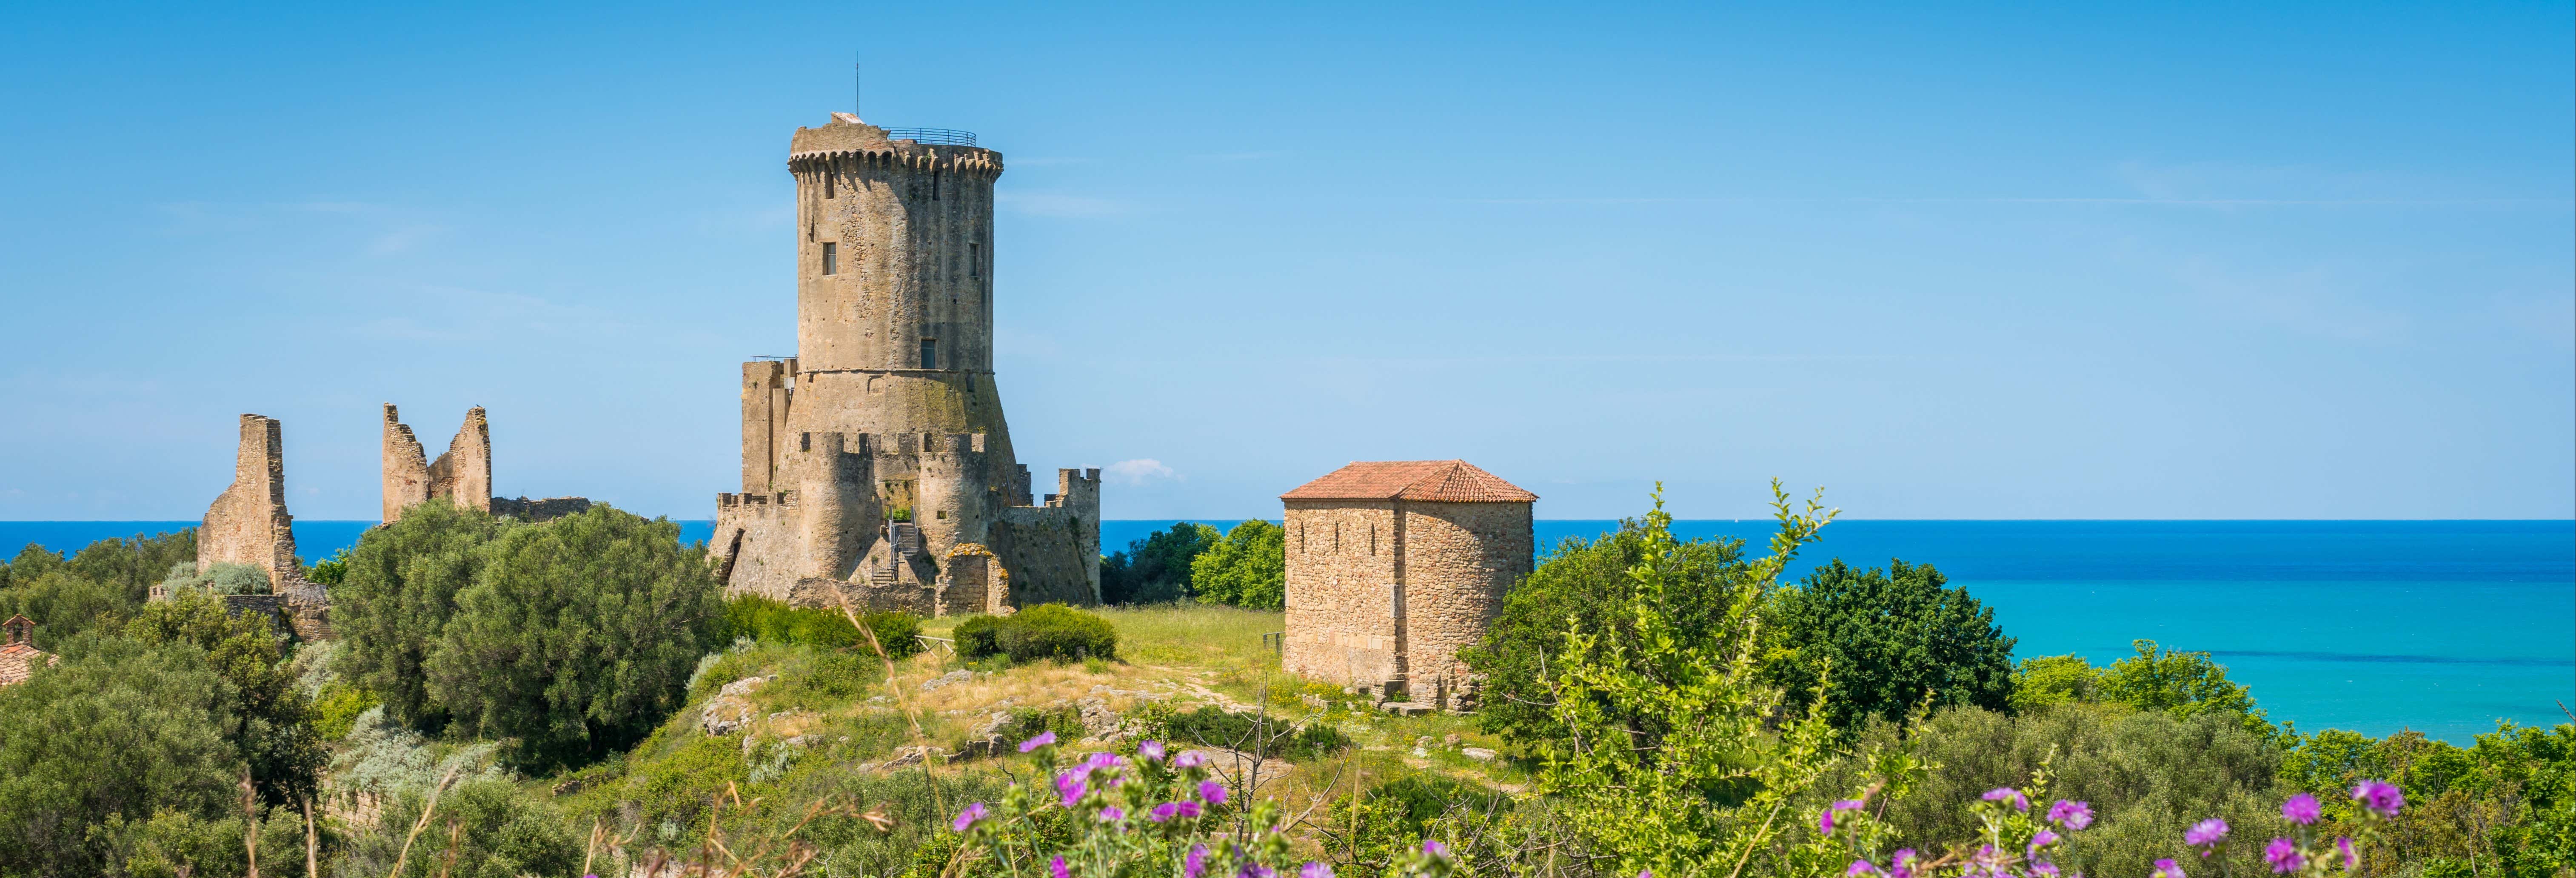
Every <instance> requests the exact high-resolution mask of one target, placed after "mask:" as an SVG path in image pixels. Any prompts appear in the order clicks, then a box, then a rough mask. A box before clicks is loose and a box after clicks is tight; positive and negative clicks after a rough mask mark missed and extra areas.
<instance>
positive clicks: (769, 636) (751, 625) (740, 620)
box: [725, 595, 922, 659]
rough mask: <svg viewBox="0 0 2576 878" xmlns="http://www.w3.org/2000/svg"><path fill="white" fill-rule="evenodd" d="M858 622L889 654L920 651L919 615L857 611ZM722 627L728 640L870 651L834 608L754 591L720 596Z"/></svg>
mask: <svg viewBox="0 0 2576 878" xmlns="http://www.w3.org/2000/svg"><path fill="white" fill-rule="evenodd" d="M859 621H861V622H864V623H866V624H867V626H868V630H870V631H872V632H874V633H875V634H876V640H877V643H878V644H880V645H881V646H883V647H884V649H885V652H886V655H887V656H888V657H890V658H897V659H902V658H910V657H911V656H912V655H913V654H914V653H918V652H920V651H921V647H922V644H921V638H920V635H921V617H918V616H914V615H912V614H910V613H895V612H870V613H860V614H859ZM725 631H726V637H727V638H728V639H732V638H749V639H752V640H757V641H760V642H763V643H784V644H795V645H798V646H813V647H821V648H824V649H856V650H859V651H861V652H868V653H870V654H874V653H873V652H872V651H871V650H870V648H869V646H868V640H867V638H866V637H864V636H862V635H861V634H860V633H859V629H858V628H857V626H854V625H851V624H850V619H849V617H848V616H847V615H844V614H843V613H842V612H841V611H840V610H837V609H820V608H814V607H791V606H788V605H787V604H786V602H784V601H775V600H771V599H769V598H765V597H761V596H759V595H742V596H740V597H735V598H731V599H728V600H726V601H725Z"/></svg>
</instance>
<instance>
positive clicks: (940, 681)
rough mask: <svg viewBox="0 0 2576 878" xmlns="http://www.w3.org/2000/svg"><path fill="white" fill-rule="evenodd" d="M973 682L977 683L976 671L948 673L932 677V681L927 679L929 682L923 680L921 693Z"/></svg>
mask: <svg viewBox="0 0 2576 878" xmlns="http://www.w3.org/2000/svg"><path fill="white" fill-rule="evenodd" d="M972 682H975V672H974V671H967V670H956V671H949V672H948V673H945V674H941V675H939V676H936V677H932V678H930V679H927V680H923V681H921V691H923V692H928V691H930V690H933V689H937V688H939V687H942V686H947V685H950V684H952V683H972Z"/></svg>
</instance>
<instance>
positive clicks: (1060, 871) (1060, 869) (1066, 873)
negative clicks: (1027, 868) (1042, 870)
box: [1047, 857, 1073, 878]
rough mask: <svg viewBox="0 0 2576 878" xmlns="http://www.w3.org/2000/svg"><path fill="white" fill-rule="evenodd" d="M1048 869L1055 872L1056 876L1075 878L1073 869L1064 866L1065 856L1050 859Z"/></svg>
mask: <svg viewBox="0 0 2576 878" xmlns="http://www.w3.org/2000/svg"><path fill="white" fill-rule="evenodd" d="M1047 871H1048V872H1049V873H1052V874H1054V875H1055V878H1073V870H1072V869H1067V868H1065V867H1064V858H1063V857H1057V858H1055V859H1052V860H1048V861H1047Z"/></svg>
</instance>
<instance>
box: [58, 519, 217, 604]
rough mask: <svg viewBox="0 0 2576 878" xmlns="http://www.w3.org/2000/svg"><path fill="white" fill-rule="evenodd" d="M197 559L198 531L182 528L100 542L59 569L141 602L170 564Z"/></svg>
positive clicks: (190, 561) (85, 548)
mask: <svg viewBox="0 0 2576 878" xmlns="http://www.w3.org/2000/svg"><path fill="white" fill-rule="evenodd" d="M196 560H197V530H196V528H182V529H180V530H179V531H177V532H175V533H163V534H156V535H153V536H149V537H146V536H142V535H140V534H137V535H135V536H133V537H130V538H127V539H105V540H99V541H98V542H94V543H91V544H89V545H87V546H84V547H82V548H81V550H80V551H79V552H76V553H73V554H72V556H71V559H70V560H68V561H65V562H63V564H62V565H61V566H62V569H63V570H65V571H67V572H69V573H71V574H72V575H73V576H77V577H80V578H82V579H87V580H89V581H91V582H96V583H100V584H102V585H107V586H110V587H112V588H115V589H117V590H119V591H121V592H122V593H124V594H125V595H126V597H127V599H128V600H131V601H134V602H136V603H140V602H142V600H143V594H144V590H145V589H148V588H150V587H151V586H152V584H153V583H155V582H159V581H160V580H161V578H162V576H163V574H164V573H165V572H167V571H168V570H169V569H170V566H171V565H173V564H177V563H179V562H181V561H186V562H189V563H191V564H194V563H195V562H196ZM31 618H32V617H31Z"/></svg>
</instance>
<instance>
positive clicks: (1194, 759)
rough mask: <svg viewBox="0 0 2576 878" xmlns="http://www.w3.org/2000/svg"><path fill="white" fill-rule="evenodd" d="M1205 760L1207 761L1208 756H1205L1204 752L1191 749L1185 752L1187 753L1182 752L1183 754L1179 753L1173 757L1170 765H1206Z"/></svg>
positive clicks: (1185, 766)
mask: <svg viewBox="0 0 2576 878" xmlns="http://www.w3.org/2000/svg"><path fill="white" fill-rule="evenodd" d="M1207 762H1208V756H1207V754H1206V753H1202V752H1199V751H1197V750H1192V751H1189V752H1187V753H1183V754H1181V755H1180V757H1179V758H1176V759H1173V760H1172V767H1173V768H1197V767H1199V766H1202V765H1206V764H1207Z"/></svg>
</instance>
